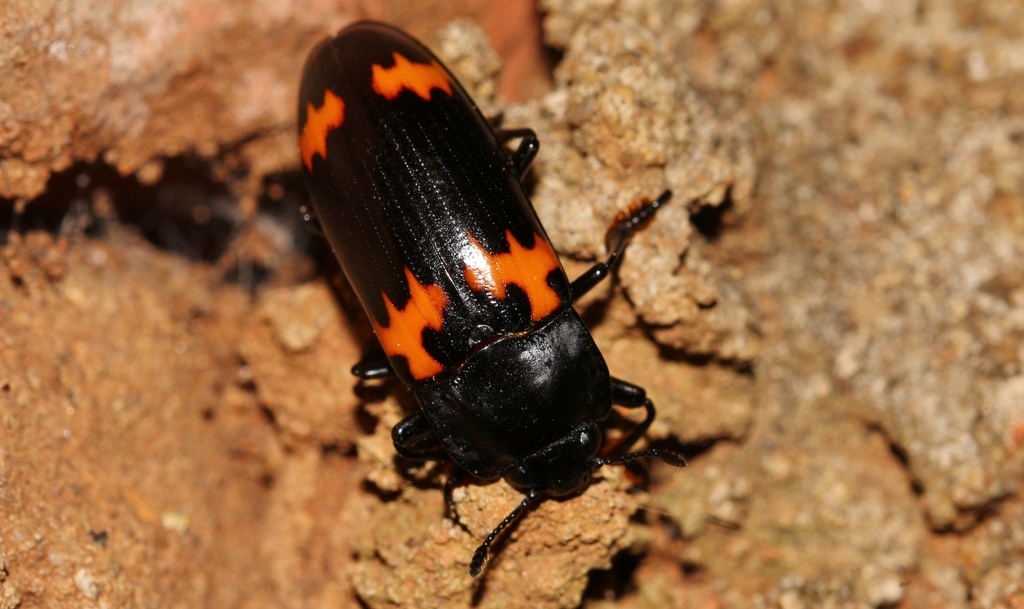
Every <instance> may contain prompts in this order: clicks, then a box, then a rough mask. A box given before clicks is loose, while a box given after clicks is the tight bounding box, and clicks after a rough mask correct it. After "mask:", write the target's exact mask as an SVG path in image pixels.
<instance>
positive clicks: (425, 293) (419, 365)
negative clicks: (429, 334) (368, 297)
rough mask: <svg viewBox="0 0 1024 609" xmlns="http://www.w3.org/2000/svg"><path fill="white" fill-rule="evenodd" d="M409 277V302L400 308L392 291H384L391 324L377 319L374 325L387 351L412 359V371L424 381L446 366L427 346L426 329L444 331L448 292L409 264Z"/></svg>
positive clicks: (406, 270)
mask: <svg viewBox="0 0 1024 609" xmlns="http://www.w3.org/2000/svg"><path fill="white" fill-rule="evenodd" d="M405 278H406V279H407V280H408V281H409V294H410V298H409V302H407V303H405V308H404V309H401V310H399V309H398V307H396V306H395V303H393V302H391V299H390V298H388V295H387V294H385V293H383V292H381V296H383V297H384V306H385V308H387V311H388V325H387V327H384V326H382V325H380V324H379V323H377V320H376V319H375V320H373V327H374V329H375V330H376V331H377V338H378V339H380V344H381V346H383V347H384V352H385V353H387V354H388V356H389V357H394V356H396V355H401V356H403V357H405V359H406V361H408V362H409V374H411V375H412V377H413V378H414V379H416V380H418V381H421V380H423V379H426V378H430V377H432V376H434V375H435V374H438V373H439V372H441V371H442V370H444V366H442V365H441V363H440V362H438V361H437V360H436V359H434V358H433V357H432V356H431V355H430V354H429V353H427V349H426V347H424V346H423V331H424V330H426V329H427V328H433V329H434V330H435V331H438V332H440V331H441V324H442V323H443V321H444V308H445V306H446V305H447V304H448V296H446V295H445V293H444V290H442V289H441V288H440V287H439V286H436V285H428V286H425V285H423V284H422V283H420V282H419V280H417V279H416V276H415V275H413V274H412V271H410V270H409V267H405Z"/></svg>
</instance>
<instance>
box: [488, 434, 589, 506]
mask: <svg viewBox="0 0 1024 609" xmlns="http://www.w3.org/2000/svg"><path fill="white" fill-rule="evenodd" d="M600 448H601V430H600V429H598V428H597V425H595V424H594V423H593V422H590V421H586V422H583V423H580V424H579V425H577V426H576V428H574V429H573V430H572V431H571V432H570V433H569V434H568V435H566V436H565V437H564V438H562V439H560V440H558V441H557V442H554V443H552V444H549V445H548V446H546V447H544V448H543V449H541V450H539V451H537V452H536V453H534V454H532V455H530V456H529V457H527V458H525V459H520V460H519V461H518V462H516V463H514V464H513V465H512V466H510V467H509V468H508V469H507V470H505V479H506V480H508V481H509V483H510V484H512V485H513V486H515V487H518V488H520V489H524V490H530V491H534V492H540V493H543V494H545V495H553V496H556V497H561V496H564V495H570V494H572V493H575V492H576V491H579V490H581V489H582V488H583V487H585V486H586V485H587V483H588V482H590V473H591V472H592V471H594V468H595V467H596V466H597V463H598V461H597V460H596V457H597V451H598V450H600Z"/></svg>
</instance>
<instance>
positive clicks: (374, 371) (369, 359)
mask: <svg viewBox="0 0 1024 609" xmlns="http://www.w3.org/2000/svg"><path fill="white" fill-rule="evenodd" d="M352 374H353V375H355V376H358V377H359V378H361V379H363V380H364V381H367V380H370V379H383V378H388V377H391V376H394V375H395V371H394V369H393V368H391V363H390V362H389V361H388V356H387V355H385V354H384V352H383V351H379V352H377V353H371V354H370V355H367V356H366V357H364V358H363V359H362V360H360V361H359V363H358V364H356V365H355V366H352Z"/></svg>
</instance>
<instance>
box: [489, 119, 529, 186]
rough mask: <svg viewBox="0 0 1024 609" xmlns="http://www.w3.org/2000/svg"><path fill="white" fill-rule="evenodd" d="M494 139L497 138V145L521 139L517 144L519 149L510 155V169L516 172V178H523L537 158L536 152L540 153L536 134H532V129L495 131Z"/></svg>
mask: <svg viewBox="0 0 1024 609" xmlns="http://www.w3.org/2000/svg"><path fill="white" fill-rule="evenodd" d="M494 137H496V138H498V143H499V144H504V143H505V142H507V141H509V140H514V139H516V138H517V137H520V138H523V139H522V141H520V142H519V147H518V148H516V151H515V152H513V153H512V159H511V161H512V167H514V168H515V170H516V176H517V177H519V178H522V177H523V176H525V175H526V172H527V171H528V170H529V169H530V164H531V163H533V159H535V158H536V157H537V152H538V151H540V140H539V139H537V134H536V133H534V132H533V129H497V130H495V132H494Z"/></svg>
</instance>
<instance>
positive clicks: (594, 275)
mask: <svg viewBox="0 0 1024 609" xmlns="http://www.w3.org/2000/svg"><path fill="white" fill-rule="evenodd" d="M671 198H672V191H671V190H666V191H665V192H663V193H661V196H659V197H658V198H657V199H655V200H653V201H641V202H640V203H637V204H634V205H631V206H630V207H629V209H627V210H624V211H623V212H621V213H619V215H618V216H616V217H615V222H613V223H612V225H611V227H609V228H608V233H607V234H606V235H605V237H604V242H605V246H606V247H607V248H608V252H609V254H608V259H607V260H605V261H604V262H598V263H597V264H595V265H594V266H592V267H590V269H589V270H587V272H585V273H583V274H582V275H580V276H579V277H577V278H576V280H575V281H573V282H572V284H571V285H570V286H569V291H570V292H571V293H572V299H573V301H574V302H575V301H576V300H579V298H580V297H581V296H583V295H584V294H586V293H587V292H589V291H590V290H591V288H593V287H594V286H595V285H597V284H599V283H601V280H602V279H604V278H605V277H607V276H608V273H610V272H611V270H612V267H613V266H615V263H616V262H617V261H618V259H619V257H621V256H622V252H623V251H624V250H625V249H626V244H627V243H628V242H629V238H630V237H632V236H633V233H635V232H636V230H637V229H638V228H639V227H640V226H641V225H643V223H644V222H646V221H647V220H648V219H649V218H650V217H651V216H652V215H654V212H656V211H657V210H658V208H659V207H661V206H662V205H664V204H665V203H667V202H668V200H669V199H671Z"/></svg>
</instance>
